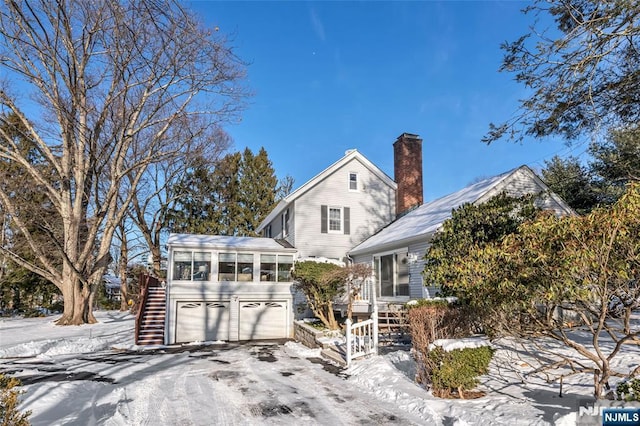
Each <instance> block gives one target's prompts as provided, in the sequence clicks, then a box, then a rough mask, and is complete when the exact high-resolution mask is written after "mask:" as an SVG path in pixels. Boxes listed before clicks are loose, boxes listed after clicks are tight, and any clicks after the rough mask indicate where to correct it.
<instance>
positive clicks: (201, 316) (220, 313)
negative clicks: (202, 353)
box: [176, 302, 229, 343]
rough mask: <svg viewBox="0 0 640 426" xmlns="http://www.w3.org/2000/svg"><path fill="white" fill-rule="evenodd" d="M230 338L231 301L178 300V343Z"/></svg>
mask: <svg viewBox="0 0 640 426" xmlns="http://www.w3.org/2000/svg"><path fill="white" fill-rule="evenodd" d="M210 340H229V302H178V313H177V315H176V343H183V342H195V341H210Z"/></svg>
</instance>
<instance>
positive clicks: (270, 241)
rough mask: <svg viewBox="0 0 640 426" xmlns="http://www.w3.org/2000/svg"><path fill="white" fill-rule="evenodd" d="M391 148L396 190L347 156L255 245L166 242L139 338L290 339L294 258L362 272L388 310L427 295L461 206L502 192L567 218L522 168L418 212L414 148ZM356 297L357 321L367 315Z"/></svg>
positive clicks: (353, 154) (403, 142)
mask: <svg viewBox="0 0 640 426" xmlns="http://www.w3.org/2000/svg"><path fill="white" fill-rule="evenodd" d="M393 148H394V177H395V181H394V180H392V179H391V178H390V177H389V176H387V175H386V174H385V173H383V172H382V171H381V170H380V169H379V168H378V167H376V166H375V165H374V164H372V163H371V162H370V161H369V160H367V159H366V158H365V157H364V156H363V155H362V154H361V153H359V152H358V151H357V150H350V151H347V152H346V153H345V155H344V157H342V158H341V159H340V160H338V161H337V162H335V163H334V164H332V165H331V166H329V167H328V168H327V169H325V170H324V171H322V172H321V173H320V174H318V175H317V176H315V177H314V178H313V179H311V180H310V181H308V182H306V183H305V184H304V185H302V186H301V187H299V188H298V189H297V190H295V191H294V192H292V193H291V194H289V195H288V196H287V197H285V198H284V199H283V200H282V201H281V202H280V203H279V204H278V205H277V206H276V207H275V208H274V210H273V211H272V212H271V213H270V214H269V215H268V216H267V217H266V218H265V219H264V221H263V222H262V223H261V224H260V225H259V227H258V232H261V233H262V235H263V238H248V237H226V236H207V235H184V234H172V235H171V236H170V237H169V240H168V248H169V258H168V260H169V265H168V266H169V267H168V275H167V285H166V297H165V295H164V290H161V289H157V288H156V289H153V292H154V293H155V295H154V297H155V298H157V300H160V299H165V300H166V307H165V306H162V307H161V308H158V310H161V311H162V314H163V315H164V313H165V312H166V318H165V317H159V318H155V317H154V316H153V313H150V314H149V315H148V316H147V317H145V316H144V315H143V319H142V322H143V323H144V324H145V326H146V327H148V328H149V329H150V331H148V333H150V334H153V333H154V332H153V327H154V321H157V322H161V324H164V332H163V336H160V337H159V339H160V340H162V339H164V342H165V344H173V343H180V342H191V341H204V340H229V341H237V340H255V339H273V338H286V337H291V335H292V327H293V319H294V304H297V302H299V300H296V297H295V296H296V295H295V294H294V291H293V282H292V278H291V268H292V266H293V264H294V261H295V260H297V259H306V258H328V259H332V260H339V261H343V262H355V263H367V264H370V265H371V266H372V268H373V271H374V279H373V280H372V281H370V286H368V287H367V289H366V292H367V293H368V294H369V295H373V293H372V289H375V294H376V295H377V300H378V301H379V302H382V303H383V304H387V306H389V307H390V308H391V307H392V305H393V304H395V303H404V302H406V301H408V300H409V299H410V298H421V297H433V296H435V292H436V290H437V289H435V288H433V287H425V286H424V285H423V280H422V270H423V267H424V263H423V256H424V254H425V252H426V250H427V248H428V246H429V243H430V241H431V238H432V237H433V235H434V233H435V232H436V231H437V230H438V229H439V228H440V227H441V226H442V223H443V222H444V221H445V220H446V219H448V218H449V217H450V216H451V213H452V210H453V209H455V208H457V207H459V206H461V205H462V204H465V203H483V202H485V201H487V200H488V199H490V198H491V197H493V196H495V195H497V194H499V193H501V192H506V193H507V194H509V195H513V196H520V195H524V194H531V193H536V194H538V193H539V194H540V197H539V198H538V204H539V205H540V206H541V207H543V208H545V209H552V210H554V211H555V212H556V213H557V214H558V215H564V214H573V211H572V210H571V208H570V207H569V206H568V205H567V204H566V203H565V202H564V201H563V200H561V199H560V198H559V197H558V196H556V195H555V194H553V193H551V192H550V191H549V189H548V188H547V186H546V185H545V184H544V183H543V182H542V181H541V180H540V178H539V177H538V176H536V174H535V173H534V172H533V171H532V170H531V169H530V168H528V167H527V166H521V167H519V168H517V169H514V170H511V171H509V172H506V173H503V174H501V175H498V176H495V177H492V178H488V179H484V180H482V181H480V182H477V183H474V184H472V185H469V186H467V187H466V188H464V189H461V190H460V191H458V192H455V193H453V194H450V195H447V196H445V197H442V198H440V199H437V200H434V201H431V202H429V203H426V204H423V183H422V180H423V178H422V140H421V139H420V138H419V137H418V136H416V135H412V134H409V133H403V134H402V135H400V136H399V137H398V139H397V140H396V141H395V143H394V144H393ZM362 295H363V297H362V299H363V300H362V302H359V303H360V304H361V306H358V307H356V309H357V311H358V312H360V313H364V312H367V311H368V310H369V308H370V306H369V305H368V303H369V302H367V301H366V300H368V297H364V292H363V293H362ZM153 303H155V302H153V300H152V302H151V303H150V304H153ZM337 308H338V309H342V308H343V307H341V306H339V304H338V306H337ZM145 315H146V314H145ZM145 318H147V319H145ZM140 333H141V335H143V334H144V333H147V331H144V330H143V331H141V332H140Z"/></svg>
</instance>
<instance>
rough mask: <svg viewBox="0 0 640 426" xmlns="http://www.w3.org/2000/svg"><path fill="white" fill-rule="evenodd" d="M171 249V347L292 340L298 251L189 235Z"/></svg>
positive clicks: (176, 237) (260, 241)
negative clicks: (293, 270)
mask: <svg viewBox="0 0 640 426" xmlns="http://www.w3.org/2000/svg"><path fill="white" fill-rule="evenodd" d="M167 245H168V247H169V265H168V266H169V267H168V271H167V282H166V297H167V303H166V309H167V312H166V319H165V343H166V344H174V343H188V342H205V341H207V342H210V341H217V340H223V341H230V342H235V341H239V340H261V339H283V338H290V337H292V333H293V296H292V295H293V289H292V286H293V277H292V272H291V271H292V269H293V264H294V261H295V259H296V256H297V252H296V249H295V248H292V247H290V246H286V245H282V244H281V243H279V242H278V241H276V240H273V239H271V238H252V237H229V236H219V235H218V236H216V235H188V234H171V235H170V236H169V240H168V243H167Z"/></svg>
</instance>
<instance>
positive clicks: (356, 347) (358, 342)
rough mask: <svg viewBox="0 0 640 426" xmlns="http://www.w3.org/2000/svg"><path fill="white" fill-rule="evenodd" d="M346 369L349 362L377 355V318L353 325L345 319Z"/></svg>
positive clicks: (349, 320)
mask: <svg viewBox="0 0 640 426" xmlns="http://www.w3.org/2000/svg"><path fill="white" fill-rule="evenodd" d="M346 325H347V360H346V361H347V367H348V366H349V365H350V364H351V361H352V360H354V359H356V358H360V357H363V356H366V355H371V354H377V353H378V318H377V317H373V318H370V319H368V320H365V321H360V322H357V323H355V324H353V323H352V321H351V319H348V318H347V321H346Z"/></svg>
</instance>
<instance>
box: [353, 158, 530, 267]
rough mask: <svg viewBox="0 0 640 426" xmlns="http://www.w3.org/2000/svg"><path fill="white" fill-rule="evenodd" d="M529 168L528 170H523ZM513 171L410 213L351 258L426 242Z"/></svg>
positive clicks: (359, 249) (482, 181)
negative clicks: (455, 212)
mask: <svg viewBox="0 0 640 426" xmlns="http://www.w3.org/2000/svg"><path fill="white" fill-rule="evenodd" d="M521 167H526V166H521ZM521 167H519V168H517V169H513V170H510V171H508V172H506V173H502V174H500V175H498V176H494V177H491V178H488V179H484V180H481V181H480V182H476V183H474V184H471V185H469V186H467V187H466V188H463V189H461V190H460V191H458V192H454V193H453V194H449V195H445V196H444V197H442V198H438V199H437V200H434V201H430V202H428V203H426V204H423V205H422V206H420V207H418V208H417V209H415V210H413V211H411V212H409V213H407V214H406V215H404V216H402V217H401V218H399V219H397V220H396V221H395V222H392V223H391V224H389V225H388V226H387V227H385V228H383V229H382V230H380V232H378V233H377V234H375V235H373V236H372V237H370V238H369V239H367V240H365V241H363V242H362V243H360V244H359V245H358V246H356V247H355V248H354V249H353V250H351V251H350V252H349V254H350V255H352V256H353V255H357V254H360V253H365V252H367V251H369V250H370V249H373V248H375V249H379V248H382V247H384V246H385V245H390V244H394V243H400V242H402V241H405V240H407V241H410V240H414V239H420V238H424V237H425V236H426V235H428V234H430V233H433V232H435V231H436V230H437V229H438V228H440V226H441V225H442V223H443V222H444V221H445V220H447V219H449V218H450V217H451V211H452V210H453V209H456V208H458V207H460V206H461V205H462V204H465V203H473V202H475V201H477V200H478V199H479V198H480V197H482V196H483V195H484V194H486V193H487V192H489V191H490V190H491V189H492V188H494V187H495V186H496V185H497V184H498V183H500V182H501V181H502V180H503V179H505V178H506V177H508V176H510V175H511V174H513V173H514V172H515V171H516V170H518V169H520V168H521Z"/></svg>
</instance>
